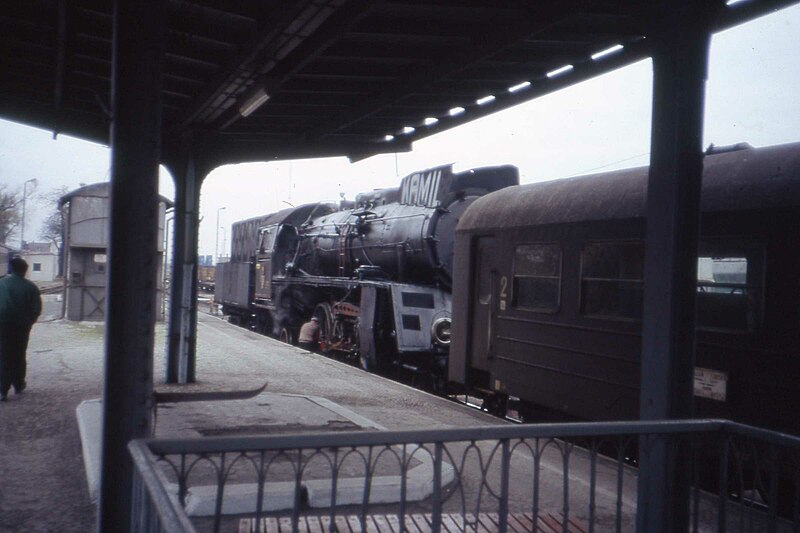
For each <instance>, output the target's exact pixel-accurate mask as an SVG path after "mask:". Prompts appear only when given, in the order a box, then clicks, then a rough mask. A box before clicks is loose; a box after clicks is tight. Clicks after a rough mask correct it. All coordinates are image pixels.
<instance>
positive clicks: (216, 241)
mask: <svg viewBox="0 0 800 533" xmlns="http://www.w3.org/2000/svg"><path fill="white" fill-rule="evenodd" d="M223 209H225V207H220V208H219V209H217V235H216V238H215V239H214V264H215V265H216V264H217V261H218V260H219V212H220V211H222V210H223Z"/></svg>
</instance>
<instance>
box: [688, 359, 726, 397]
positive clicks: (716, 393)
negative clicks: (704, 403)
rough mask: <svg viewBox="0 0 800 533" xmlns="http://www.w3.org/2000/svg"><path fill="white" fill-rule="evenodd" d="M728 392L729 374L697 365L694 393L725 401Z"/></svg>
mask: <svg viewBox="0 0 800 533" xmlns="http://www.w3.org/2000/svg"><path fill="white" fill-rule="evenodd" d="M727 393H728V374H727V373H726V372H722V371H720V370H712V369H710V368H700V367H695V369H694V395H695V396H699V397H701V398H708V399H710V400H716V401H718V402H724V401H725V399H726V398H727Z"/></svg>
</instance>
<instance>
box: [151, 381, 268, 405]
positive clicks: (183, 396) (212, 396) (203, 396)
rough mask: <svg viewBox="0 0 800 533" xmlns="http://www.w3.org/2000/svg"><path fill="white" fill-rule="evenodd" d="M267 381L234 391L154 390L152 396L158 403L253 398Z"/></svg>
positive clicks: (262, 389)
mask: <svg viewBox="0 0 800 533" xmlns="http://www.w3.org/2000/svg"><path fill="white" fill-rule="evenodd" d="M268 383H269V382H267V381H265V382H264V384H263V385H262V386H261V387H258V388H257V389H247V390H234V391H207V392H154V393H153V397H154V399H155V402H156V403H157V404H159V403H180V402H208V401H221V400H248V399H250V398H255V397H256V396H258V395H259V394H261V393H262V392H264V390H265V389H266V388H267V384H268Z"/></svg>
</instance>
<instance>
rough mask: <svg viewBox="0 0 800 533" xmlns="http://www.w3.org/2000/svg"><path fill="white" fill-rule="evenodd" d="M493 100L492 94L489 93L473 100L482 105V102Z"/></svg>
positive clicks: (486, 102)
mask: <svg viewBox="0 0 800 533" xmlns="http://www.w3.org/2000/svg"><path fill="white" fill-rule="evenodd" d="M493 101H494V95H493V94H490V95H488V96H484V97H483V98H478V99H477V100H475V103H476V104H478V105H484V104H488V103H489V102H493Z"/></svg>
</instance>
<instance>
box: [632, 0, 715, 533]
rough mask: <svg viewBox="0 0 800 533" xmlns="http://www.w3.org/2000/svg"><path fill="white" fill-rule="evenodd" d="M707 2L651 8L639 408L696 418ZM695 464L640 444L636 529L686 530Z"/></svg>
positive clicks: (680, 1)
mask: <svg viewBox="0 0 800 533" xmlns="http://www.w3.org/2000/svg"><path fill="white" fill-rule="evenodd" d="M707 9H708V8H707V7H706V4H705V3H704V2H694V1H693V0H677V1H674V0H670V1H668V2H666V1H660V2H657V3H656V7H655V9H654V12H653V13H652V19H651V20H652V21H654V23H653V24H652V28H653V31H652V32H651V33H650V34H649V35H648V39H652V41H651V42H653V56H652V59H653V110H652V138H651V152H650V175H649V181H648V190H647V242H646V252H645V268H644V282H645V286H644V318H643V327H642V374H641V384H642V387H641V397H640V414H641V418H642V419H644V420H659V419H670V418H689V417H691V415H692V388H693V373H694V351H695V334H694V328H695V298H696V291H697V247H698V235H699V222H700V190H701V181H702V172H703V150H702V133H703V106H704V98H705V81H706V76H707V63H708V46H709V40H710V34H709V31H708V23H707V21H708V17H709V13H708V12H707V11H706V10H707ZM690 466H691V465H690V464H689V458H688V444H687V443H686V442H685V441H682V440H680V439H676V440H674V441H673V440H664V439H643V440H642V442H641V443H640V468H639V489H638V502H639V504H638V511H637V530H638V531H648V532H671V531H687V530H688V524H689V494H690V491H689V488H690V472H691V470H690Z"/></svg>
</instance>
